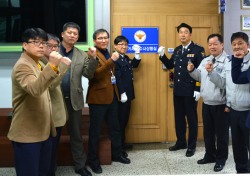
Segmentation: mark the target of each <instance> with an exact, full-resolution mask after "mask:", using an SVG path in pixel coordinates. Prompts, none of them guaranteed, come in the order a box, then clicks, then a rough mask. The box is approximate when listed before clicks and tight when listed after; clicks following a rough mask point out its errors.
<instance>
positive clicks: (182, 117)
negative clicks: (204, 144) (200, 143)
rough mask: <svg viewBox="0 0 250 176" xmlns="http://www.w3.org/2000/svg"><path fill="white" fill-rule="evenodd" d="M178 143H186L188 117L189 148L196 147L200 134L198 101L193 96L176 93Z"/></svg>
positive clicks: (175, 111) (175, 108)
mask: <svg viewBox="0 0 250 176" xmlns="http://www.w3.org/2000/svg"><path fill="white" fill-rule="evenodd" d="M174 113H175V131H176V136H177V142H176V145H186V144H187V142H186V127H187V124H186V118H187V123H188V129H189V133H188V148H190V149H194V148H196V141H197V135H198V115H197V102H196V101H195V100H194V98H193V97H185V96H176V95H174Z"/></svg>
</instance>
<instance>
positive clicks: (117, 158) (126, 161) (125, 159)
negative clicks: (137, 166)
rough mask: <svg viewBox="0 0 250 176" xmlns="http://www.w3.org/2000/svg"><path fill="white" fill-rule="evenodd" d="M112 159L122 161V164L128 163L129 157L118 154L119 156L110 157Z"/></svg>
mask: <svg viewBox="0 0 250 176" xmlns="http://www.w3.org/2000/svg"><path fill="white" fill-rule="evenodd" d="M112 161H114V162H120V163H123V164H129V163H130V159H129V158H126V157H124V156H119V157H115V158H112Z"/></svg>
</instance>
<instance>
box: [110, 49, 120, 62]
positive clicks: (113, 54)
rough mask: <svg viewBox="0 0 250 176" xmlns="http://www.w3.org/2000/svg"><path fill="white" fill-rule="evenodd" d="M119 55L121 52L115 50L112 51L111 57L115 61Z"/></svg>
mask: <svg viewBox="0 0 250 176" xmlns="http://www.w3.org/2000/svg"><path fill="white" fill-rule="evenodd" d="M119 57H120V55H119V53H118V52H117V51H115V52H113V53H112V56H111V59H112V60H113V61H117V60H118V59H119Z"/></svg>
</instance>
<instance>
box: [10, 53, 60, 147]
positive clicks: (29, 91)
mask: <svg viewBox="0 0 250 176" xmlns="http://www.w3.org/2000/svg"><path fill="white" fill-rule="evenodd" d="M57 76H58V74H56V73H55V72H54V70H53V69H52V68H51V67H50V66H49V65H48V66H45V67H44V69H43V71H42V72H41V71H40V70H39V68H38V66H37V63H36V62H35V61H34V60H33V59H32V58H30V57H29V56H28V55H27V54H26V53H22V55H21V57H20V58H19V60H18V61H17V63H16V64H15V66H14V68H13V71H12V76H11V78H12V106H13V118H12V122H11V125H10V129H9V133H8V138H9V139H10V140H12V141H16V142H22V143H32V142H40V141H44V140H46V139H48V137H49V136H50V135H51V134H52V136H55V135H56V131H55V128H54V125H53V121H52V107H51V99H50V95H49V89H48V87H49V86H50V84H51V83H52V81H53V80H54V79H55V78H56V77H57Z"/></svg>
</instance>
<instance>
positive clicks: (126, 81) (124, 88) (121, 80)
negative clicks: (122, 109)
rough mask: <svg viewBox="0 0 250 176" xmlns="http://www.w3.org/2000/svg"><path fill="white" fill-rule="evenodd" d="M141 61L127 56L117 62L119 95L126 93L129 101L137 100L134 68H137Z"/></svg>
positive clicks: (116, 72) (116, 74)
mask: <svg viewBox="0 0 250 176" xmlns="http://www.w3.org/2000/svg"><path fill="white" fill-rule="evenodd" d="M140 62H141V59H139V60H137V59H135V58H134V59H130V58H129V57H128V56H127V55H124V56H121V55H120V58H119V59H118V60H117V61H116V62H115V77H116V84H117V87H118V91H119V95H121V94H122V93H124V92H126V95H127V97H128V100H129V101H131V100H133V99H134V98H135V93H134V83H133V82H134V80H133V68H137V67H138V66H139V64H140Z"/></svg>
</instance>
